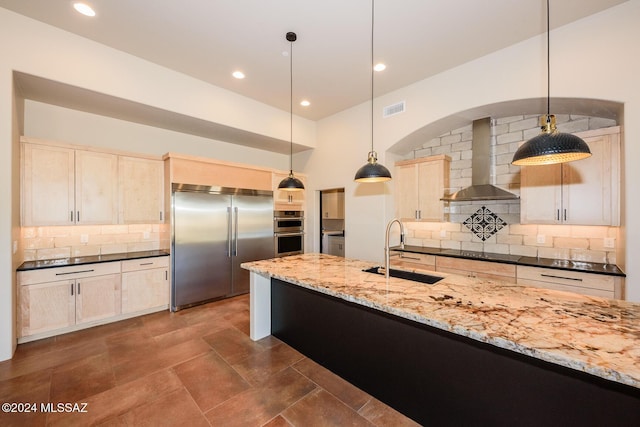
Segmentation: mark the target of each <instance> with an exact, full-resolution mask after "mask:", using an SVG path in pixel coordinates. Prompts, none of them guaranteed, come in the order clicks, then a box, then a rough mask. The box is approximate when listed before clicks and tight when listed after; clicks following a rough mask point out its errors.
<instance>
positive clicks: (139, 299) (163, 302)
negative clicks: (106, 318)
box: [122, 257, 170, 313]
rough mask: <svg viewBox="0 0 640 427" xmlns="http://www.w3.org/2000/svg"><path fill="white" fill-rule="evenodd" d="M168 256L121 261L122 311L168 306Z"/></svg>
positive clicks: (131, 311) (128, 311) (129, 311)
mask: <svg viewBox="0 0 640 427" xmlns="http://www.w3.org/2000/svg"><path fill="white" fill-rule="evenodd" d="M169 287H170V285H169V257H156V258H141V259H136V260H128V261H122V312H123V313H133V312H137V311H143V310H149V309H152V308H156V307H158V308H168V307H169Z"/></svg>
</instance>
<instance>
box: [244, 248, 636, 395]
mask: <svg viewBox="0 0 640 427" xmlns="http://www.w3.org/2000/svg"><path fill="white" fill-rule="evenodd" d="M373 265H374V263H372V262H367V261H361V260H354V259H348V258H341V257H336V256H332V255H326V254H317V253H311V254H303V255H294V256H289V257H284V258H274V259H270V260H264V261H255V262H248V263H243V264H242V267H243V268H245V269H248V270H250V271H252V272H255V273H258V274H261V275H263V276H269V277H274V278H277V279H280V280H283V281H286V282H289V283H292V284H295V285H299V286H302V287H304V288H308V289H312V290H315V291H318V292H321V293H324V294H327V295H331V296H334V297H337V298H341V299H343V300H346V301H350V302H354V303H356V304H360V305H363V306H366V307H370V308H374V309H377V310H380V311H383V312H386V313H390V314H393V315H396V316H399V317H403V318H406V319H410V320H413V321H416V322H419V323H423V324H426V325H429V326H433V327H435V328H438V329H442V330H445V331H450V332H452V333H455V334H458V335H462V336H465V337H469V338H472V339H475V340H478V341H481V342H485V343H489V344H492V345H495V346H497V347H501V348H504V349H507V350H512V351H515V352H518V353H521V354H524V355H528V356H531V357H535V358H537V359H541V360H544V361H547V362H551V363H555V364H557V365H561V366H565V367H568V368H572V369H576V370H579V371H583V372H587V373H589V374H592V375H596V376H599V377H602V378H605V379H608V380H612V381H616V382H619V383H622V384H626V385H630V386H632V387H637V388H640V304H636V303H631V302H627V301H621V300H610V299H606V298H600V297H592V296H585V295H578V294H574V293H570V292H562V291H555V290H550V289H539V288H530V287H524V286H520V285H516V284H514V283H509V282H502V281H497V280H488V279H479V278H469V277H463V276H458V275H454V274H447V273H441V272H433V274H434V275H437V276H441V277H444V279H443V280H441V281H439V282H437V283H436V284H433V285H426V284H422V283H417V282H412V281H408V280H403V279H396V278H390V279H389V280H388V281H387V279H386V278H385V277H384V276H382V275H377V274H372V273H366V272H363V271H362V270H363V269H365V268H369V267H372V266H373Z"/></svg>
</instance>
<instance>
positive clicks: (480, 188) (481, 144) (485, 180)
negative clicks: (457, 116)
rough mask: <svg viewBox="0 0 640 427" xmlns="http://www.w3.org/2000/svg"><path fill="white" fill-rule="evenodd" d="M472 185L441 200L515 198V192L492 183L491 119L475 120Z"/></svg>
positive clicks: (472, 146)
mask: <svg viewBox="0 0 640 427" xmlns="http://www.w3.org/2000/svg"><path fill="white" fill-rule="evenodd" d="M471 148H472V157H471V187H467V188H463V189H462V190H460V191H456V192H455V193H453V194H451V195H448V196H445V197H443V198H442V199H440V200H445V201H450V202H464V201H475V200H515V199H518V196H516V195H515V194H513V193H510V192H508V191H506V190H503V189H502V188H499V187H496V186H495V185H491V184H490V183H489V180H490V179H491V119H490V118H488V117H487V118H485V119H479V120H474V122H473V139H472V142H471Z"/></svg>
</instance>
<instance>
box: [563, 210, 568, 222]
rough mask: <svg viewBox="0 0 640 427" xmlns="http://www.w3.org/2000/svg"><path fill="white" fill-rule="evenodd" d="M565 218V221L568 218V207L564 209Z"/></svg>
mask: <svg viewBox="0 0 640 427" xmlns="http://www.w3.org/2000/svg"><path fill="white" fill-rule="evenodd" d="M564 220H565V221H566V220H567V210H566V209H565V210H564Z"/></svg>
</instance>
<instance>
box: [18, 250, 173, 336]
mask: <svg viewBox="0 0 640 427" xmlns="http://www.w3.org/2000/svg"><path fill="white" fill-rule="evenodd" d="M17 277H18V313H17V334H18V342H27V341H33V340H36V339H40V338H45V337H49V336H53V335H58V334H62V333H67V332H71V331H74V330H78V329H83V328H87V327H90V326H95V325H99V324H104V323H109V322H113V321H117V320H121V319H124V318H127V317H133V316H136V315H142V314H146V313H150V312H153V311H159V310H162V309H166V308H168V307H169V283H170V282H169V257H168V256H163V257H153V258H142V259H136V260H127V261H114V262H106V263H98V264H83V265H77V266H68V267H55V268H45V269H38V270H28V271H19V272H18V275H17Z"/></svg>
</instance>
